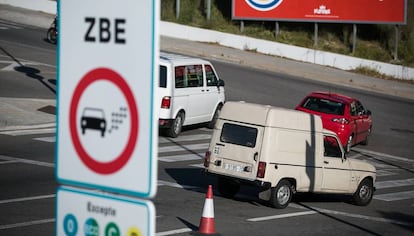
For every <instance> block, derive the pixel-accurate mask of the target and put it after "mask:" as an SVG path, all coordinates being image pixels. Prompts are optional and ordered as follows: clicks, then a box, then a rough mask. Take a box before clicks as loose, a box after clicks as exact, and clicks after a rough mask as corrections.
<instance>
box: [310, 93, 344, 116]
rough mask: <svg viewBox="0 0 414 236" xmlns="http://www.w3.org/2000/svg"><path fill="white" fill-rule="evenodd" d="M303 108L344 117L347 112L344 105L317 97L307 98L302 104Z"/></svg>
mask: <svg viewBox="0 0 414 236" xmlns="http://www.w3.org/2000/svg"><path fill="white" fill-rule="evenodd" d="M302 107H303V108H305V109H308V110H312V111H316V112H321V113H325V114H333V115H344V111H345V104H344V103H342V102H337V101H332V100H328V99H325V98H317V97H309V98H307V99H306V100H305V102H304V103H303V104H302Z"/></svg>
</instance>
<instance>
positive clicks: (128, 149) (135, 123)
mask: <svg viewBox="0 0 414 236" xmlns="http://www.w3.org/2000/svg"><path fill="white" fill-rule="evenodd" d="M99 80H107V81H109V82H111V83H113V84H114V85H116V86H117V87H118V88H119V89H120V90H121V91H122V93H123V94H124V96H125V98H126V100H127V103H128V107H129V111H130V113H131V116H130V117H131V130H130V132H129V138H128V142H127V144H126V146H125V148H124V150H123V151H122V152H121V153H120V154H119V156H118V157H116V158H115V159H114V160H112V161H109V162H99V161H96V160H95V159H93V158H92V157H91V156H90V155H89V154H88V153H87V152H86V150H85V149H84V147H83V146H82V143H81V141H80V138H79V133H78V129H77V125H76V124H77V122H76V113H77V108H78V105H79V101H80V97H81V95H82V94H83V92H84V91H85V89H86V88H87V87H88V86H89V85H91V84H92V83H94V82H97V81H99ZM138 119H139V117H138V110H137V106H136V103H135V98H134V95H133V93H132V91H131V89H130V88H129V86H128V84H127V83H126V82H125V80H124V79H123V78H122V77H121V75H119V74H118V73H117V72H115V71H113V70H111V69H109V68H96V69H94V70H91V71H89V72H88V73H87V74H86V75H85V76H84V77H83V78H82V79H81V80H80V82H79V84H78V85H77V86H76V88H75V92H74V93H73V97H72V101H71V104H70V111H69V129H70V135H71V138H72V142H73V145H74V146H75V150H76V152H77V154H78V155H79V157H80V159H81V160H82V162H83V163H84V164H85V165H86V166H87V167H88V168H89V169H91V170H92V171H94V172H96V173H98V174H112V173H114V172H116V171H118V170H119V169H121V168H122V167H123V166H124V165H125V164H126V163H127V162H128V160H129V159H130V158H131V155H132V152H133V151H134V148H135V143H136V141H137V138H138V129H139V120H138Z"/></svg>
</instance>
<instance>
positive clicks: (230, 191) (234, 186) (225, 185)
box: [218, 178, 240, 198]
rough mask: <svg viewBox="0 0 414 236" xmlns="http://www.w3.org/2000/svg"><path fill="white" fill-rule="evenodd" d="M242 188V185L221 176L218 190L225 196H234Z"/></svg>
mask: <svg viewBox="0 0 414 236" xmlns="http://www.w3.org/2000/svg"><path fill="white" fill-rule="evenodd" d="M239 189H240V185H239V184H238V183H236V182H234V181H232V180H229V179H226V178H219V180H218V190H219V192H220V194H221V195H222V196H223V197H226V198H233V197H234V195H236V194H237V192H238V191H239Z"/></svg>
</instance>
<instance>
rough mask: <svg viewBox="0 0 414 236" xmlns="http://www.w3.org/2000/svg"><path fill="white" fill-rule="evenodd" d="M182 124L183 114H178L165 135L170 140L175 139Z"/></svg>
mask: <svg viewBox="0 0 414 236" xmlns="http://www.w3.org/2000/svg"><path fill="white" fill-rule="evenodd" d="M183 123H184V113H183V112H179V113H178V114H177V117H175V119H174V120H173V122H172V124H171V127H170V128H168V130H167V135H168V136H169V137H171V138H176V137H178V135H179V134H180V133H181V130H182V128H183Z"/></svg>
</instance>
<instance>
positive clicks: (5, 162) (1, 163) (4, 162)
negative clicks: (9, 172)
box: [0, 161, 19, 165]
mask: <svg viewBox="0 0 414 236" xmlns="http://www.w3.org/2000/svg"><path fill="white" fill-rule="evenodd" d="M14 163H19V161H1V162H0V165H7V164H14Z"/></svg>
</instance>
